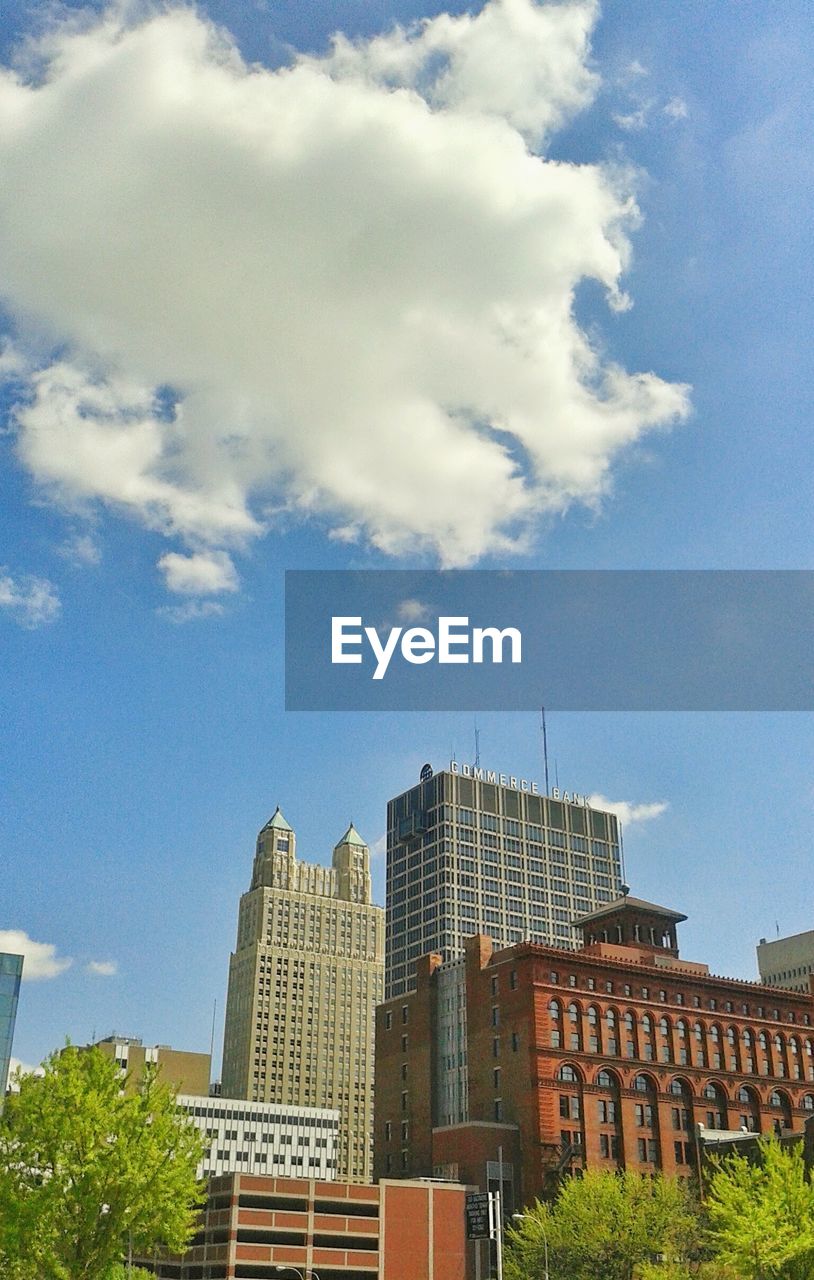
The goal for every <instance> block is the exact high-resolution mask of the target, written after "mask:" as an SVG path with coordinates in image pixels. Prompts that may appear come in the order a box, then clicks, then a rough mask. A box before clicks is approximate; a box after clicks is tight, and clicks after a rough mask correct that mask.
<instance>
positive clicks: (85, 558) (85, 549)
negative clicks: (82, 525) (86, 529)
mask: <svg viewBox="0 0 814 1280" xmlns="http://www.w3.org/2000/svg"><path fill="white" fill-rule="evenodd" d="M57 554H58V555H61V556H62V558H63V560H67V561H68V563H69V564H72V565H74V566H75V567H76V568H77V569H86V568H89V567H90V566H92V565H97V564H98V563H99V561H100V560H101V558H102V553H101V550H100V549H99V544H98V542H96V540H95V538H93V537H91V535H90V534H89V533H73V534H71V535H70V537H68V538H66V539H65V541H64V542H63V543H61V544H60V546H58V547H57Z"/></svg>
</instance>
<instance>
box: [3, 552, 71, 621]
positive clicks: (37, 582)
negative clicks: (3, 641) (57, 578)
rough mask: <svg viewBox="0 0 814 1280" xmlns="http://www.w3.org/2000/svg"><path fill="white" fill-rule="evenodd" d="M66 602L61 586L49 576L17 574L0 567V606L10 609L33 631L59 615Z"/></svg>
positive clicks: (11, 613)
mask: <svg viewBox="0 0 814 1280" xmlns="http://www.w3.org/2000/svg"><path fill="white" fill-rule="evenodd" d="M61 608H62V605H61V604H60V599H59V596H58V594H57V589H56V587H55V586H54V584H53V583H52V582H49V581H48V579H47V578H35V577H33V576H31V575H24V576H22V577H19V578H13V577H12V576H11V574H10V573H9V572H8V570H7V569H6V568H5V567H4V568H2V569H0V609H7V610H8V612H9V614H10V616H11V617H12V618H13V619H14V621H15V622H17V623H19V624H20V626H21V627H26V628H27V629H28V630H30V631H33V630H35V629H36V628H37V627H42V626H45V624H46V623H48V622H53V621H54V620H55V619H56V618H57V617H59V613H60V610H61Z"/></svg>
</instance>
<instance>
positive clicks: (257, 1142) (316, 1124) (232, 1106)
mask: <svg viewBox="0 0 814 1280" xmlns="http://www.w3.org/2000/svg"><path fill="white" fill-rule="evenodd" d="M177 1102H178V1105H179V1107H182V1108H183V1109H184V1111H186V1112H187V1114H188V1115H189V1116H190V1118H191V1119H192V1120H193V1122H194V1124H195V1126H196V1128H198V1129H200V1131H201V1132H202V1133H203V1135H204V1137H205V1138H206V1142H207V1150H206V1154H205V1155H204V1158H203V1160H202V1161H201V1163H200V1165H199V1166H198V1177H199V1178H211V1177H217V1176H219V1175H220V1174H223V1173H251V1174H263V1173H268V1174H273V1175H274V1176H276V1177H281V1178H316V1179H317V1180H318V1181H320V1182H333V1181H334V1179H335V1178H336V1159H337V1143H338V1134H339V1112H338V1111H333V1110H330V1109H329V1108H324V1107H291V1106H281V1105H280V1104H278V1103H273V1102H251V1101H243V1100H242V1099H240V1098H206V1097H200V1096H197V1095H195V1094H179V1095H178V1098H177Z"/></svg>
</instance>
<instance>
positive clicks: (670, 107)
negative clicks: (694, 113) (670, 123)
mask: <svg viewBox="0 0 814 1280" xmlns="http://www.w3.org/2000/svg"><path fill="white" fill-rule="evenodd" d="M664 114H665V115H666V116H669V117H670V119H671V120H686V119H687V116H688V115H689V114H690V112H689V108H688V106H687V104H686V102H685V101H684V99H683V98H671V99H670V101H669V102H668V103H666V104H665V106H664Z"/></svg>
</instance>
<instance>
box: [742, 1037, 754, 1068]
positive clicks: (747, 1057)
mask: <svg viewBox="0 0 814 1280" xmlns="http://www.w3.org/2000/svg"><path fill="white" fill-rule="evenodd" d="M743 1069H744V1071H745V1072H746V1073H747V1074H748V1075H750V1076H751V1075H753V1074H754V1070H755V1037H754V1036H753V1035H752V1032H751V1031H750V1030H749V1028H748V1027H746V1028H744V1032H743Z"/></svg>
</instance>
